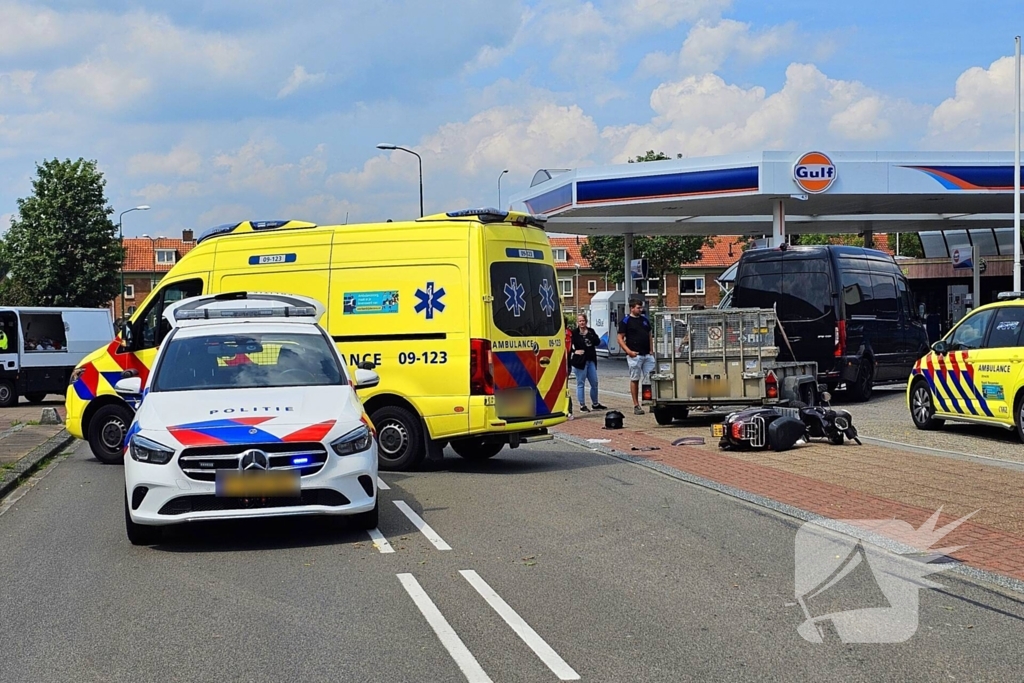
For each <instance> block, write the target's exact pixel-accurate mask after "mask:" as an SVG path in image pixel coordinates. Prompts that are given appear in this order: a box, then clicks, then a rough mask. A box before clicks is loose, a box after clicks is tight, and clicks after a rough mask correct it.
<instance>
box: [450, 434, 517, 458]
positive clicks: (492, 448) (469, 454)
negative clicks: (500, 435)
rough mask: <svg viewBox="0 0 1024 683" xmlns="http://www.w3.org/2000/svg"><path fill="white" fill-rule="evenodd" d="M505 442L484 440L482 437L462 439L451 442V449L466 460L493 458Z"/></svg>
mask: <svg viewBox="0 0 1024 683" xmlns="http://www.w3.org/2000/svg"><path fill="white" fill-rule="evenodd" d="M504 447H505V444H503V443H501V442H495V441H484V440H483V439H463V440H461V441H453V442H452V450H453V451H455V452H456V453H458V454H459V455H460V456H461V457H463V458H465V459H466V460H487V459H488V458H493V457H494V456H496V455H497V454H498V453H501V449H503V448H504Z"/></svg>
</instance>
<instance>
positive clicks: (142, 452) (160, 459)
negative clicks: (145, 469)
mask: <svg viewBox="0 0 1024 683" xmlns="http://www.w3.org/2000/svg"><path fill="white" fill-rule="evenodd" d="M128 452H129V453H130V454H131V456H132V460H137V461H139V462H148V463H152V464H154V465H166V464H167V463H169V462H170V461H171V458H172V457H174V449H172V448H168V447H167V446H164V445H163V444H159V443H157V442H156V441H152V440H150V439H147V438H146V437H144V436H139V435H138V434H136V435H135V436H133V437H132V440H131V442H130V443H129V444H128Z"/></svg>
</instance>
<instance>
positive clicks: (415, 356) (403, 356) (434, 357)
mask: <svg viewBox="0 0 1024 683" xmlns="http://www.w3.org/2000/svg"><path fill="white" fill-rule="evenodd" d="M447 362H448V352H447V351H421V352H420V353H416V352H414V351H408V352H407V351H402V352H400V353H399V354H398V364H399V365H416V364H417V363H423V364H425V365H444V364H445V363H447Z"/></svg>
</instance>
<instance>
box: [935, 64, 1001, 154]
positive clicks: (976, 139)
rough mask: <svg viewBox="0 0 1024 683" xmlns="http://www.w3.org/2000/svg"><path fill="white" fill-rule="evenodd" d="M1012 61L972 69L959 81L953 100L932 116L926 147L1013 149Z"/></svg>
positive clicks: (965, 72) (941, 105)
mask: <svg viewBox="0 0 1024 683" xmlns="http://www.w3.org/2000/svg"><path fill="white" fill-rule="evenodd" d="M1013 76H1014V64H1013V58H1012V57H1001V58H1000V59H997V60H996V61H994V62H992V64H991V65H990V66H989V67H988V68H987V69H985V68H982V67H980V66H976V67H972V68H970V69H967V70H966V71H964V72H963V73H962V74H961V75H960V77H959V78H957V79H956V89H955V94H954V95H953V97H950V98H949V99H947V100H945V101H943V102H942V103H941V104H940V105H939V106H938V107H936V108H935V111H934V112H933V113H932V115H931V119H930V120H929V122H928V133H927V136H926V138H925V140H924V144H925V146H927V147H932V148H941V149H964V148H967V149H977V150H1007V149H1010V150H1012V149H1013V139H1014V133H1013V125H1014V122H1013V111H1014V107H1013V95H1014V87H1013Z"/></svg>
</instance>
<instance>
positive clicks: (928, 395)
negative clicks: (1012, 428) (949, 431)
mask: <svg viewBox="0 0 1024 683" xmlns="http://www.w3.org/2000/svg"><path fill="white" fill-rule="evenodd" d="M910 418H911V419H912V420H913V421H914V426H915V427H917V428H918V429H926V430H930V429H939V428H940V427H942V425H943V424H945V421H944V420H940V419H938V418H936V417H935V403H933V402H932V392H931V390H930V389H929V388H928V384H927V383H926V382H924V381H923V380H918V381H917V383H916V384H915V385H914V388H913V389H912V390H911V392H910ZM1017 419H1018V422H1017V424H1018V425H1019V424H1020V416H1019V415H1018V417H1017ZM1017 429H1018V431H1019V430H1020V427H1019V426H1018V428H1017Z"/></svg>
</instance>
